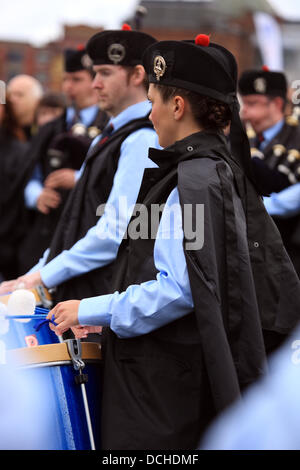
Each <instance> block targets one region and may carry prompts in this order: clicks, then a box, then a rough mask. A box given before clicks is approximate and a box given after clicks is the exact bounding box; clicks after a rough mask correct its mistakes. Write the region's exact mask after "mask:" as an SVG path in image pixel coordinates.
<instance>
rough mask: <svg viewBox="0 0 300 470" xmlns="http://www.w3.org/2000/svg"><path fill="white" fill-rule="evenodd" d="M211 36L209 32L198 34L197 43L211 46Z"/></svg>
mask: <svg viewBox="0 0 300 470" xmlns="http://www.w3.org/2000/svg"><path fill="white" fill-rule="evenodd" d="M209 41H210V37H209V36H208V35H207V34H198V36H196V37H195V44H196V45H197V46H205V47H207V46H209Z"/></svg>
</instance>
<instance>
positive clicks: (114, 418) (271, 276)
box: [102, 132, 300, 449]
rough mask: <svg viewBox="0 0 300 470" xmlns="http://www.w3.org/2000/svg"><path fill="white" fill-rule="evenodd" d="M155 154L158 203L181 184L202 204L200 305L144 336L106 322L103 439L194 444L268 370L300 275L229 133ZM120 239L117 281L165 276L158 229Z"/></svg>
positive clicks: (113, 443)
mask: <svg viewBox="0 0 300 470" xmlns="http://www.w3.org/2000/svg"><path fill="white" fill-rule="evenodd" d="M150 158H151V159H153V160H154V161H155V162H156V163H157V164H158V165H159V168H158V169H150V170H146V171H145V175H144V180H143V183H142V187H141V193H140V194H142V193H143V188H145V187H147V185H148V188H149V187H151V189H150V191H149V192H148V194H147V195H146V196H145V198H144V201H146V202H147V205H148V206H149V204H153V203H161V202H162V198H165V194H164V193H165V192H166V188H168V192H170V191H171V190H172V188H174V187H175V186H176V185H177V187H178V191H179V197H180V204H181V207H182V208H184V205H185V204H191V205H192V206H193V207H194V208H195V205H196V204H204V245H203V247H202V248H201V249H197V250H193V249H191V248H190V247H189V246H188V245H187V242H189V243H190V242H191V240H187V237H186V238H185V240H184V252H185V257H186V262H187V268H188V274H189V279H190V285H191V291H192V296H193V300H194V311H193V312H191V313H190V314H189V315H186V316H185V317H183V318H181V319H179V320H175V321H173V322H171V323H169V324H167V325H165V326H163V327H161V328H159V329H158V330H155V331H153V332H151V333H148V334H145V335H142V336H139V337H135V338H128V339H121V338H118V337H117V336H116V334H115V333H114V332H112V330H110V329H107V330H106V331H105V334H104V342H103V353H104V374H105V375H104V390H103V411H102V432H103V436H102V438H103V448H104V449H193V448H196V445H197V442H198V440H199V438H200V436H201V434H202V433H203V431H204V430H205V428H206V426H207V425H208V423H209V422H210V421H211V420H212V419H213V418H214V417H215V416H216V415H217V414H218V413H220V412H221V411H222V410H224V409H225V408H226V407H227V406H228V405H230V404H231V403H232V402H233V401H235V400H236V399H238V398H239V397H240V396H241V393H242V391H243V390H244V389H245V387H247V386H248V385H250V384H252V383H253V382H254V381H255V380H257V378H258V377H260V376H261V375H262V374H264V373H265V372H266V359H267V355H268V353H269V352H271V351H272V350H274V348H276V347H278V346H279V345H280V344H281V342H282V341H283V339H284V338H285V337H286V335H288V334H289V333H290V332H291V331H292V330H293V328H294V327H295V325H296V324H297V323H298V321H299V318H300V309H299V306H300V284H299V281H298V278H297V275H296V273H295V271H294V268H293V266H292V263H291V261H290V259H289V257H288V256H287V253H286V251H285V249H284V247H283V244H282V241H281V238H280V235H279V232H278V230H277V228H276V226H275V224H274V222H273V221H272V219H271V218H270V217H269V216H268V214H267V213H266V211H265V209H264V205H263V202H262V200H261V198H260V197H259V196H258V195H257V193H256V191H255V189H254V188H253V186H252V184H251V183H250V182H249V180H248V179H247V178H246V177H245V175H244V173H243V171H242V170H241V169H240V168H239V167H238V166H237V164H236V163H235V162H234V161H233V160H232V159H231V155H230V153H229V150H228V147H227V144H226V140H225V137H224V136H223V135H221V134H217V135H216V134H210V133H204V132H203V133H198V134H194V135H192V136H189V137H188V138H187V139H184V140H183V141H180V142H177V143H176V144H174V146H172V147H171V148H169V149H166V150H163V151H159V150H154V149H151V151H150ZM155 175H157V176H155ZM155 178H156V181H155ZM151 179H152V180H153V181H152V184H151V181H150V180H151ZM149 183H150V184H149ZM162 195H164V196H162ZM192 219H193V227H196V220H194V215H193V217H192ZM132 220H134V219H132ZM183 220H184V218H183ZM184 231H185V234H187V227H186V225H185V224H184ZM122 244H123V249H122V245H121V247H120V250H119V255H118V259H117V261H116V266H115V272H116V277H118V283H119V289H118V290H124V289H126V287H127V286H129V285H131V284H134V283H135V282H136V281H137V283H139V282H144V281H147V280H150V279H155V276H156V273H157V271H156V268H155V266H154V263H153V245H154V242H153V243H152V252H151V241H150V240H140V241H136V240H129V241H128V239H127V240H126V241H125V240H123V242H122ZM174 256H176V253H174ZM151 263H152V267H151ZM120 272H122V275H121V276H120ZM116 288H118V285H116Z"/></svg>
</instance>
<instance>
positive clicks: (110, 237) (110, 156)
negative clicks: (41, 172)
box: [1, 26, 158, 301]
mask: <svg viewBox="0 0 300 470" xmlns="http://www.w3.org/2000/svg"><path fill="white" fill-rule="evenodd" d="M153 42H155V39H154V38H152V37H151V36H149V35H148V34H145V33H142V32H139V31H132V30H130V29H129V27H128V26H124V29H122V30H112V31H104V32H101V33H99V34H96V35H95V36H93V37H92V38H91V39H90V40H89V42H88V44H87V52H88V54H89V56H90V58H91V59H92V61H93V64H94V71H95V74H96V75H95V80H94V85H93V86H94V88H95V89H96V90H97V92H98V94H99V103H100V106H101V109H103V110H105V111H107V112H108V113H109V114H110V115H111V116H112V117H111V119H110V121H109V123H108V125H107V127H106V128H105V129H104V132H103V133H102V134H101V135H100V136H99V139H95V141H94V142H93V145H92V147H91V149H90V150H89V153H88V155H87V158H86V160H85V162H84V165H83V167H82V168H81V170H80V172H81V176H80V177H79V179H78V181H77V183H76V186H75V188H74V190H73V192H72V194H71V197H70V198H69V200H68V202H67V205H66V206H65V209H64V212H63V214H62V217H61V219H60V221H59V224H58V227H57V230H56V232H55V235H54V238H53V240H52V243H51V246H50V250H47V252H46V253H45V255H44V257H43V259H42V260H41V262H40V263H39V264H38V265H37V266H35V267H34V268H33V270H32V272H31V273H29V274H28V275H26V276H22V277H21V278H20V279H19V280H18V281H17V283H19V282H22V283H23V284H24V285H25V287H33V286H34V285H36V284H39V283H41V282H42V283H43V284H44V285H45V286H46V287H48V288H54V287H55V291H54V292H53V298H54V301H60V300H66V299H72V298H82V297H87V296H92V295H96V294H98V293H99V289H100V291H101V293H105V294H106V293H108V292H111V273H112V270H113V261H114V260H115V257H116V254H117V251H118V247H119V244H120V242H121V241H122V238H123V234H124V232H125V230H126V228H127V224H128V221H129V219H130V216H131V213H132V210H133V206H134V204H135V202H136V199H137V195H138V192H139V188H140V184H141V180H142V177H143V172H144V169H145V167H148V166H155V164H154V163H153V162H152V161H151V160H149V159H148V149H149V147H155V146H158V143H157V135H156V133H155V131H154V130H153V126H152V123H151V122H150V121H149V118H148V116H149V114H150V111H151V104H150V103H149V101H148V99H147V81H146V74H145V70H144V67H143V66H142V55H143V52H144V51H145V49H146V48H147V47H148V46H149V45H150V44H152V43H153ZM122 198H123V202H124V204H122ZM104 205H106V207H105V209H104V212H103V214H102V216H101V217H100V215H101V214H100V212H99V211H100V209H101V208H104ZM13 285H16V283H12V284H7V283H6V284H3V285H2V287H1V290H2V292H3V291H5V290H7V288H9V289H11V288H13Z"/></svg>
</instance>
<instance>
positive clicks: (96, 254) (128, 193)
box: [31, 101, 159, 288]
mask: <svg viewBox="0 0 300 470" xmlns="http://www.w3.org/2000/svg"><path fill="white" fill-rule="evenodd" d="M150 111H151V105H150V104H149V103H148V101H144V102H141V103H137V104H135V105H132V106H130V107H129V108H127V109H126V110H125V111H123V112H122V113H121V114H120V115H119V116H117V117H116V118H114V119H112V122H113V125H114V130H115V131H116V130H117V129H119V128H120V127H121V126H123V125H124V124H126V122H129V121H131V120H132V119H137V118H141V117H143V116H145V115H146V114H147V113H149V112H150ZM149 147H157V148H159V145H158V138H157V135H156V133H155V132H154V130H153V129H150V128H143V129H139V130H137V131H135V132H133V133H132V134H130V135H129V136H128V137H127V138H126V139H125V140H124V141H123V143H122V145H121V152H120V158H119V163H118V168H117V171H116V173H115V176H114V181H113V186H112V189H111V192H110V195H109V197H108V200H107V203H106V206H105V210H104V213H103V215H102V217H101V218H99V221H98V222H97V224H96V225H95V226H94V227H91V228H90V229H89V230H88V232H87V233H86V235H85V236H84V237H83V238H82V239H80V240H79V241H77V242H76V243H75V244H74V245H73V247H72V248H70V249H69V250H65V251H63V252H62V253H61V254H59V255H58V256H57V257H56V258H54V259H53V260H51V261H50V262H49V263H47V264H46V265H44V264H45V261H46V259H47V254H48V252H45V253H44V256H43V258H42V259H41V260H40V262H39V263H38V264H37V265H36V266H35V267H34V268H33V269H32V270H31V272H33V271H36V270H40V274H41V277H42V280H43V282H44V284H45V285H46V286H47V287H49V288H51V287H54V286H56V285H59V284H61V283H62V282H64V281H66V280H68V279H71V278H72V277H75V276H79V275H81V274H83V273H86V272H89V271H92V270H93V269H96V268H99V267H103V266H105V265H107V264H109V263H111V262H112V261H113V260H114V259H115V258H116V255H117V252H118V249H119V245H120V243H121V241H122V239H123V235H124V233H125V230H126V228H127V225H128V223H129V220H130V218H131V214H132V212H133V208H134V205H135V203H136V200H137V196H138V193H139V190H140V185H141V182H142V178H143V173H144V169H145V168H147V167H155V166H156V165H155V164H154V163H153V162H152V161H151V160H150V159H148V149H149ZM122 197H123V198H126V203H124V199H123V200H120V198H122ZM120 202H121V203H120ZM95 210H96V208H95ZM113 215H116V216H113Z"/></svg>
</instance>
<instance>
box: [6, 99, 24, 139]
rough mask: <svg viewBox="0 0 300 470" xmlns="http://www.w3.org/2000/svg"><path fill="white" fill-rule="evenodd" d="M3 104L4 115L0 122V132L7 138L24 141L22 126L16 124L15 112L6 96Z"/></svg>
mask: <svg viewBox="0 0 300 470" xmlns="http://www.w3.org/2000/svg"><path fill="white" fill-rule="evenodd" d="M3 106H4V117H3V121H2V123H1V132H2V134H3V135H5V136H6V137H8V138H13V139H17V140H20V141H25V140H27V139H26V134H25V132H24V130H23V129H22V126H20V125H19V124H18V120H17V118H16V117H15V113H14V110H13V107H12V104H11V102H10V100H9V98H6V104H5V105H3Z"/></svg>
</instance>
